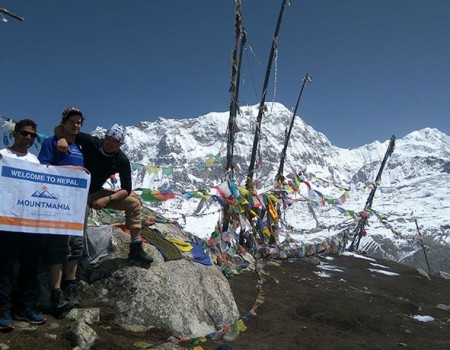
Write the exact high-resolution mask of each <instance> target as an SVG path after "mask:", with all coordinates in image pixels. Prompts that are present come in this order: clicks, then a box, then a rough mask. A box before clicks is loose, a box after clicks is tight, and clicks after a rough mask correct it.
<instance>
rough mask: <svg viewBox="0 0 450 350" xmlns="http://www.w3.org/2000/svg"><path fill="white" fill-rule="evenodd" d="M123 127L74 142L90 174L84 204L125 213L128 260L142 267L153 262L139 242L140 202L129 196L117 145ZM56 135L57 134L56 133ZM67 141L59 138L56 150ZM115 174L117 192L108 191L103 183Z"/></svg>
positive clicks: (125, 163)
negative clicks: (117, 183) (129, 237)
mask: <svg viewBox="0 0 450 350" xmlns="http://www.w3.org/2000/svg"><path fill="white" fill-rule="evenodd" d="M125 133H126V130H125V127H124V126H122V125H119V124H114V125H113V126H111V128H109V129H108V131H106V134H105V137H104V138H103V139H99V138H98V137H94V136H91V135H89V134H85V133H82V132H80V133H78V134H77V136H76V138H75V143H76V144H78V145H79V146H80V148H81V152H82V153H83V157H84V167H85V168H86V169H88V170H89V171H90V173H91V185H90V188H89V199H88V204H89V206H90V207H91V208H93V209H97V210H99V209H103V208H111V209H116V210H124V211H125V219H126V222H125V226H126V228H128V229H129V230H130V233H131V243H130V252H129V254H128V258H129V259H131V260H135V261H138V262H140V263H143V264H145V265H150V264H151V263H152V262H153V259H152V258H151V257H150V256H149V255H148V254H147V253H146V252H145V251H144V249H143V248H142V242H141V203H140V201H139V199H138V198H136V197H135V196H132V195H131V189H132V184H131V165H130V161H129V159H128V157H127V156H126V155H125V153H123V152H122V150H121V149H120V146H121V145H122V144H123V143H124V141H125ZM56 134H57V136H60V135H58V131H57V130H56ZM66 147H67V142H66V140H65V139H64V138H63V137H60V139H59V140H58V150H65V149H66ZM116 173H119V177H120V189H119V190H117V191H110V190H106V189H104V188H103V184H104V183H105V181H106V180H108V179H109V178H110V177H111V175H114V174H116Z"/></svg>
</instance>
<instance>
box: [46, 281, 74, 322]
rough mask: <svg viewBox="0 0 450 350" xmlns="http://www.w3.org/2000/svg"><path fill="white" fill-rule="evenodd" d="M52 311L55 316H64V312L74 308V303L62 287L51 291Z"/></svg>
mask: <svg viewBox="0 0 450 350" xmlns="http://www.w3.org/2000/svg"><path fill="white" fill-rule="evenodd" d="M51 300H52V313H53V315H54V316H55V317H57V318H59V317H64V314H65V313H66V312H68V311H69V310H70V309H72V304H71V303H70V301H69V300H68V298H67V296H66V295H65V293H64V292H63V291H62V290H61V289H59V288H58V289H53V290H52V291H51Z"/></svg>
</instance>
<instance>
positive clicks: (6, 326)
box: [0, 309, 14, 332]
mask: <svg viewBox="0 0 450 350" xmlns="http://www.w3.org/2000/svg"><path fill="white" fill-rule="evenodd" d="M13 329H14V322H13V320H12V318H11V311H10V310H7V309H1V310H0V330H2V331H3V332H11V331H12V330H13Z"/></svg>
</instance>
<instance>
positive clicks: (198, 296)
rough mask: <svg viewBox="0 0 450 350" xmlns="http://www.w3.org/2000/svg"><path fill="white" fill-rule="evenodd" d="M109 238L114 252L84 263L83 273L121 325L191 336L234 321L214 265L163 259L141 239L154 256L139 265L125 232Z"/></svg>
mask: <svg viewBox="0 0 450 350" xmlns="http://www.w3.org/2000/svg"><path fill="white" fill-rule="evenodd" d="M107 227H109V229H110V228H111V226H105V229H108V228H107ZM97 230H98V228H97ZM112 240H113V242H114V247H115V249H114V251H113V252H112V253H111V254H109V255H108V256H107V257H105V258H103V260H101V261H100V262H97V263H96V264H95V265H88V266H84V268H83V272H82V273H83V276H84V278H85V279H86V280H87V281H88V283H89V284H90V287H89V291H90V292H91V293H93V294H94V295H95V297H96V298H98V299H99V300H100V301H102V302H107V303H110V304H111V305H114V308H115V320H116V322H117V323H118V324H119V325H121V326H122V327H123V328H125V329H127V330H131V331H145V330H148V329H150V328H157V329H163V330H167V331H170V332H172V333H173V334H175V335H177V336H180V337H184V338H190V337H199V336H204V335H207V334H210V333H213V332H216V331H218V330H220V329H222V328H223V327H225V326H226V325H229V324H232V323H234V322H236V320H238V318H239V312H238V309H237V306H236V302H235V300H234V297H233V294H232V292H231V289H230V285H229V283H228V280H227V279H226V278H225V277H224V275H223V274H222V273H221V272H220V271H219V270H218V269H217V267H216V266H214V265H212V266H206V265H202V264H199V263H196V262H193V261H192V260H189V259H184V258H183V259H179V260H173V261H166V262H165V261H164V259H163V256H162V255H161V254H160V253H159V251H158V250H157V249H156V248H155V247H154V246H152V245H149V244H144V249H145V250H146V251H147V253H148V254H150V255H151V256H152V258H153V260H154V262H153V263H152V264H151V266H150V268H144V267H141V266H138V265H135V264H133V263H132V262H130V261H128V260H127V259H126V257H127V254H128V246H129V240H130V238H129V236H127V235H126V234H125V233H123V231H122V230H120V229H118V228H114V229H113V233H112ZM89 291H88V292H89Z"/></svg>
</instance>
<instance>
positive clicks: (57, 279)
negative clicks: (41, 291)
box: [48, 264, 63, 290]
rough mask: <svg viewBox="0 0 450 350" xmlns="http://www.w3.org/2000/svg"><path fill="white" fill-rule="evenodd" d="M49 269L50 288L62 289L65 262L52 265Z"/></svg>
mask: <svg viewBox="0 0 450 350" xmlns="http://www.w3.org/2000/svg"><path fill="white" fill-rule="evenodd" d="M48 270H49V272H50V290H53V289H60V288H61V280H62V276H63V264H54V265H50V266H49V268H48Z"/></svg>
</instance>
